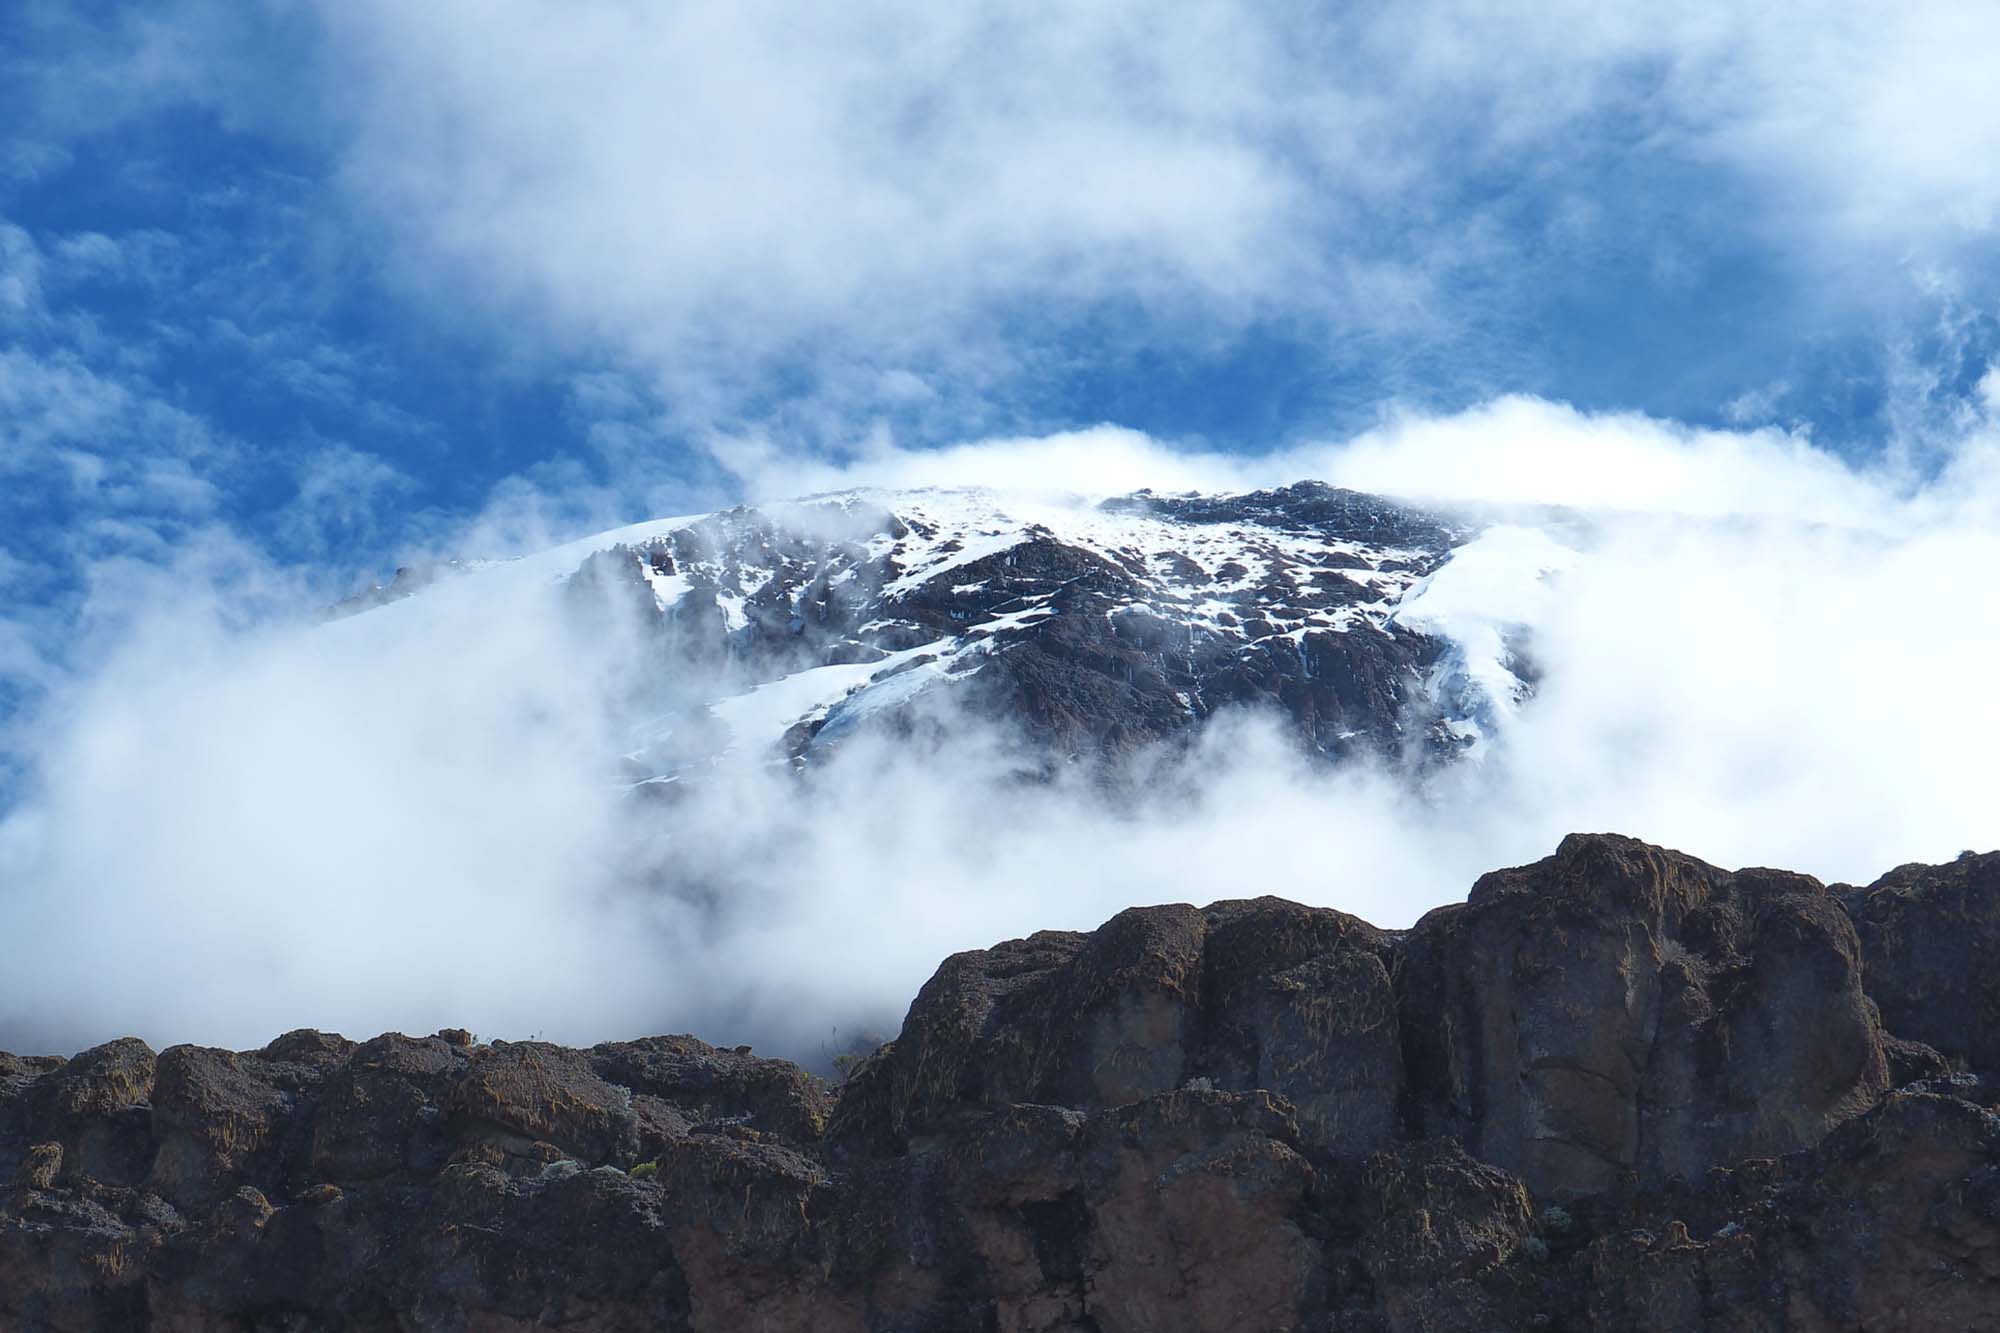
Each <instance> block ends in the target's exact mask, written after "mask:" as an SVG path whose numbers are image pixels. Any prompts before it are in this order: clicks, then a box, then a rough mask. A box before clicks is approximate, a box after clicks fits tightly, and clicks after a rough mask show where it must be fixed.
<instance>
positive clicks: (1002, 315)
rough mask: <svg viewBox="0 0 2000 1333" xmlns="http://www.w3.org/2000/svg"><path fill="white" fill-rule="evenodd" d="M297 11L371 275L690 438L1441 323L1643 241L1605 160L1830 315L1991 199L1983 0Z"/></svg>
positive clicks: (1973, 260) (1660, 241) (1427, 331)
mask: <svg viewBox="0 0 2000 1333" xmlns="http://www.w3.org/2000/svg"><path fill="white" fill-rule="evenodd" d="M321 15H322V18H323V21H324V23H325V25H326V29H327V38H328V40H327V42H326V43H325V52H326V61H327V68H326V80H327V82H326V88H327V95H328V99H329V103H328V104H329V106H330V107H331V108H332V109H333V111H334V117H333V120H332V121H331V123H330V125H328V126H324V127H322V128H323V129H324V130H325V131H326V133H327V134H328V136H329V138H330V139H331V142H332V144H333V147H334V151H335V152H336V154H337V158H338V161H339V162H340V164H341V179H342V181H343V183H344V185H345V188H346V190H347V192H348V195H349V197H350V199H351V200H353V201H354V202H355V203H356V204H358V206H359V207H360V208H361V209H362V211H363V213H364V214H365V215H366V216H367V217H368V218H369V219H370V220H371V221H372V223H373V225H375V226H377V227H379V228H380V229H381V230H382V231H383V233H384V234H385V235H386V236H387V237H388V238H389V239H390V240H391V241H392V242H393V243H394V246H395V249H394V253H395V254H396V255H397V256H399V258H400V265H399V268H398V273H399V276H400V277H401V278H402V279H403V280H404V281H406V282H407V283H409V284H410V285H411V286H412V287H413V288H416V289H419V290H427V291H434V292H436V293H437V294H438V295H440V296H441V297H444V298H446V299H447V301H448V303H449V306H450V307H451V308H454V309H459V310H462V311H465V312H468V314H471V315H475V316H477V317H490V316H492V315H494V314H496V313H497V314H499V315H500V316H501V317H502V318H503V319H504V321H505V328H506V329H507V333H506V335H505V336H506V337H507V338H509V339H510V340H524V341H528V342H532V341H534V340H535V339H537V338H539V337H543V336H547V335H550V334H553V335H554V336H555V337H556V338H557V339H558V340H560V341H561V342H562V343H563V344H564V345H566V346H568V347H571V348H577V347H582V348H585V349H588V350H590V351H592V352H595V353H599V354H604V355H607V356H609V357H611V358H612V359H613V360H615V361H618V362H619V363H621V364H624V365H626V366H629V367H632V368H635V369H638V370H640V371H642V372H643V373H645V374H647V375H649V376H652V377H654V379H655V380H656V382H657V383H658V384H659V386H660V387H661V389H662V391H663V393H664V394H665V396H666V399H667V402H668V404H669V406H670V407H671V410H672V412H673V413H674V415H675V417H676V419H677V420H679V421H681V422H683V423H685V422H690V421H691V422H697V423H699V422H705V421H710V420H718V421H724V422H727V421H730V420H734V419H737V418H740V417H742V416H743V414H744V413H745V412H746V411H748V412H750V414H751V415H752V416H753V417H754V415H755V414H756V412H757V411H762V410H766V409H767V408H768V401H767V400H768V390H769V388H770V384H771V382H772V380H773V379H774V378H776V379H779V380H780V381H784V382H789V383H794V384H795V383H796V381H797V376H798V372H799V371H800V369H801V368H802V367H803V368H806V369H807V370H809V371H810V372H811V373H812V374H813V375H814V376H816V377H817V379H818V380H819V383H818V384H816V385H814V386H813V388H814V391H815V392H818V393H820V394H822V395H825V396H827V398H828V400H829V402H830V403H836V404H839V405H840V407H839V415H840V417H841V420H842V422H843V424H845V425H848V426H850V427H851V425H852V422H853V420H854V419H855V415H856V413H859V414H860V415H861V416H862V418H863V419H865V417H866V414H867V413H868V412H869V411H872V410H895V409H896V408H897V407H898V406H899V404H900V405H903V406H907V399H906V398H904V397H903V396H902V395H903V391H904V390H906V389H907V388H908V386H909V385H910V383H911V377H913V376H914V377H916V378H918V379H919V380H923V381H927V382H928V383H929V385H930V386H931V387H932V388H933V389H937V388H940V387H944V388H946V389H947V391H948V392H949V393H950V394H951V395H952V396H953V398H955V399H958V400H976V399H977V398H978V396H979V394H980V392H981V391H982V387H983V386H985V385H986V384H987V383H988V382H991V381H994V380H995V379H996V377H1000V378H1004V377H1006V376H1009V375H1016V374H1034V373H1037V370H1038V367H1037V366H1036V362H1035V357H1034V349H1033V346H1032V344H1033V342H1034V339H1035V338H1037V337H1040V336H1046V335H1048V334H1049V333H1050V332H1051V330H1052V328H1059V327H1060V326H1061V323H1062V321H1063V320H1064V319H1066V318H1069V317H1073V316H1076V315H1078V314H1080V313H1082V312H1085V311H1089V310H1092V309H1095V308H1098V306H1099V304H1100V303H1110V304H1111V305H1113V306H1115V307H1117V308H1120V309H1129V310H1131V311H1133V312H1135V314H1134V316H1133V317H1134V318H1135V319H1137V320H1138V321H1139V322H1140V323H1141V324H1142V325H1143V327H1144V329H1145V337H1146V338H1148V339H1149V340H1151V341H1152V342H1154V343H1155V344H1160V343H1173V342H1175V341H1176V340H1182V341H1186V342H1188V343H1189V345H1194V344H1196V343H1199V342H1200V341H1201V340H1202V339H1205V338H1206V339H1214V338H1217V337H1227V336H1229V334H1230V333H1231V332H1232V331H1233V330H1240V329H1241V328H1243V327H1244V326H1245V325H1246V324H1247V323H1248V322H1249V321H1252V320H1259V319H1262V320H1277V321H1281V322H1289V323H1292V324H1295V325H1298V326H1299V327H1303V328H1306V329H1308V330H1310V331H1312V336H1315V337H1319V338H1323V339H1325V340H1327V341H1328V342H1329V343H1330V344H1332V345H1335V346H1337V345H1338V344H1339V342H1340V340H1341V338H1343V337H1351V336H1355V335H1365V336H1371V337H1387V338H1392V339H1402V340H1407V341H1422V342H1425V343H1430V344H1436V345H1442V346H1453V345H1458V344H1461V343H1463V342H1464V341H1465V340H1466V338H1467V336H1468V335H1467V330H1468V326H1476V325H1477V324H1478V322H1479V321H1480V320H1481V319H1482V318H1485V317H1486V316H1485V307H1484V306H1483V305H1482V304H1481V303H1482V302H1493V301H1498V302H1499V303H1500V304H1501V305H1504V304H1505V302H1504V299H1502V298H1499V297H1496V296H1495V295H1494V294H1495V293H1497V292H1504V291H1508V290H1511V289H1514V288H1517V287H1518V288H1519V289H1520V290H1521V291H1523V292H1527V291H1531V290H1532V289H1533V288H1534V287H1535V286H1536V285H1537V284H1540V283H1543V282H1545V281H1546V280H1547V278H1548V275H1549V272H1550V270H1549V267H1548V266H1549V265H1551V264H1558V263H1568V262H1571V254H1572V252H1576V251H1580V252H1582V253H1585V254H1588V253H1590V251H1591V248H1592V247H1594V246H1601V245H1604V244H1608V243H1611V238H1608V237H1605V236H1602V235H1600V234H1599V232H1600V231H1601V229H1602V228H1603V227H1604V226H1607V225H1618V226H1630V225H1632V219H1631V217H1628V216H1624V215H1619V216H1617V217H1614V218H1611V219H1609V220H1608V221H1607V218H1606V216H1605V213H1604V209H1603V208H1602V207H1601V205H1602V203H1603V202H1604V201H1601V200H1597V199H1594V198H1593V197H1592V196H1591V193H1590V192H1591V191H1592V190H1593V189H1595V188H1597V183H1598V182H1601V180H1602V179H1603V175H1604V171H1603V169H1604V168H1606V164H1607V163H1615V162H1618V161H1622V160H1626V159H1633V160H1641V161H1645V162H1649V163H1657V164H1658V165H1659V166H1660V167H1661V168H1662V169H1663V170H1667V171H1680V172H1682V173H1684V174H1685V175H1686V178H1687V180H1688V181H1689V182H1690V184H1689V186H1688V187H1687V188H1688V190H1689V191H1691V192H1692V193H1693V194H1694V195H1695V196H1697V198H1698V197H1699V196H1702V195H1706V194H1709V193H1714V194H1716V195H1717V196H1719V197H1723V198H1726V199H1727V200H1728V201H1729V203H1728V204H1727V205H1726V207H1727V208H1728V209H1729V215H1728V217H1727V218H1726V219H1721V218H1718V219H1714V221H1715V222H1717V223H1718V224H1719V225H1723V226H1725V227H1727V228H1731V229H1735V230H1738V231H1741V232H1743V233H1744V234H1745V235H1746V236H1748V237H1753V238H1760V239H1761V243H1763V244H1765V245H1767V246H1769V247H1770V248H1771V252H1772V254H1773V255H1774V256H1775V257H1776V258H1777V261H1778V262H1779V263H1780V264H1781V265H1785V266H1793V267H1797V266H1803V268H1804V269H1805V270H1807V271H1810V272H1811V274H1812V279H1811V281H1810V282H1809V283H1808V284H1806V285H1805V287H1804V288H1803V289H1802V290H1806V291H1809V292H1810V293H1811V295H1810V297H1809V300H1810V302H1812V303H1820V304H1823V303H1825V302H1835V303H1839V302H1850V303H1851V302H1854V301H1861V302H1863V303H1864V304H1871V303H1872V304H1875V305H1879V303H1880V302H1882V301H1883V300H1887V299H1891V298H1892V297H1893V299H1894V300H1898V301H1900V300H1904V299H1906V298H1907V297H1908V295H1909V291H1910V281H1911V275H1912V272H1913V271H1921V272H1922V273H1927V274H1932V275H1935V274H1937V273H1942V272H1948V271H1950V270H1952V269H1954V268H1960V267H1963V266H1965V265H1968V264H1978V263H1983V262H1984V260H1982V259H1980V258H1979V252H1976V251H1973V250H1970V249H1968V248H1967V243H1968V242H1980V241H1982V240H1983V239H1984V238H1987V237H1989V236H1990V234H1991V231H1992V224H1993V219H1994V208H1995V203H1996V201H2000V168H1994V167H1992V166H1991V165H1989V164H1991V163H1994V162H2000V153H1996V152H1995V151H1993V150H1994V148H1995V147H1996V144H2000V110H1996V105H1995V103H1994V101H1993V99H1992V98H1990V97H1989V96H1988V95H1987V91H1986V76H1985V71H1984V67H1983V53H1984V52H1985V51H1987V50H1989V49H1991V47H1992V46H1993V45H1994V39H1995V38H1996V37H2000V31H1996V30H1997V29H2000V15H1996V13H1995V11H1993V10H1992V9H1991V7H1990V6H1985V5H1979V4H1939V5H1927V6H1917V7H1905V8H1903V9H1900V10H1897V11H1895V12H1894V13H1888V12H1885V11H1882V10H1881V9H1880V8H1879V7H1875V6H1863V5H1859V4H1858V3H1857V4H1839V5H1835V6H1833V7H1831V8H1830V9H1829V8H1828V7H1825V6H1821V7H1817V8H1815V9H1813V10H1812V11H1810V12H1808V11H1803V10H1802V11H1797V12H1793V11H1786V10H1774V9H1768V8H1764V9H1755V10H1736V11H1731V10H1728V9H1724V8H1719V7H1716V6H1713V5H1708V4H1694V3H1681V4H1668V5H1665V6H1653V7H1650V8H1648V9H1647V10H1646V11H1645V12H1644V14H1643V15H1642V14H1640V13H1638V12H1636V11H1633V12H1626V11H1620V10H1617V9H1615V8H1607V7H1605V6H1601V5H1591V4H1582V3H1564V4H1557V5H1553V6H1549V5H1544V6H1538V7H1535V8H1534V9H1532V10H1520V9H1518V8H1513V9H1509V8H1506V7H1502V8H1499V9H1496V8H1494V7H1492V6H1488V5H1481V4H1474V3H1462V4H1461V3H1446V4H1433V5H1424V6H1391V7H1386V8H1384V7H1370V8H1364V9H1362V10H1356V11H1352V12H1349V13H1346V14H1341V15H1334V16H1308V15H1303V14H1300V13H1298V12H1295V11H1290V10H1272V9H1268V8H1263V7H1254V6H1242V5H1234V4H1222V3H1214V4H1208V3H1203V4H1195V5H1181V6H1176V7H1174V8H1173V9H1171V10H1168V11H1162V10H1160V9H1159V8H1158V7H1156V6H1142V5H1137V4H1131V3H1123V2H1121V0H1114V2H1110V3H1098V4H1091V5H1081V6H1078V5H1061V6H1055V5H1051V6H1035V7H1030V8H1028V9H1012V10H1008V11H1005V12H1004V13H1002V12H997V11H968V10H964V9H960V8H954V7H939V6H911V5H900V4H892V3H879V2H867V3H857V4H850V5H842V6H838V7H835V8H831V9H821V10H815V11H813V12H811V13H809V14H801V13H800V12H799V11H798V10H797V9H796V8H795V7H790V6H782V5H771V4H762V3H751V4H742V5H733V6H730V7H728V8H727V9H726V10H721V11H715V10H703V11H699V12H697V11H684V10H666V9H658V8H648V7H632V6H625V5H617V4H611V3H593V4H581V5H568V6H564V7H562V8H561V9H560V10H553V9H549V8H547V7H545V6H541V5H538V4H534V3H530V2H529V0H508V2H507V3H501V4H493V5H479V6H476V7H474V6H469V5H464V4H451V3H441V4H434V5H419V6H412V5H404V4H394V3H387V2H386V0H362V2H360V3H351V4H350V3H343V4H338V5H325V6H322V8H321ZM1483 179H1492V180H1494V181H1496V182H1506V183H1509V184H1508V188H1507V189H1505V190H1502V191H1498V192H1482V191H1479V190H1476V189H1473V190H1470V191H1469V190H1468V182H1473V181H1479V180H1483ZM1663 188H1665V187H1663ZM1524 195H1525V196H1533V197H1534V198H1537V199H1541V200H1543V201H1544V202H1545V203H1546V205H1547V211H1548V213H1549V215H1550V216H1551V217H1552V218H1553V219H1554V222H1552V223H1551V224H1550V225H1551V226H1552V227H1553V228H1554V230H1552V231H1551V233H1550V236H1549V237H1548V238H1539V237H1537V236H1532V235H1526V234H1522V233H1521V232H1520V231H1519V227H1520V226H1521V225H1523V224H1521V223H1520V222H1519V220H1518V219H1515V220H1513V221H1509V220H1508V218H1509V214H1508V212H1507V210H1508V209H1510V208H1514V207H1516V206H1517V205H1518V204H1519V202H1520V199H1521V197H1523V196H1524ZM1625 202H1627V203H1629V202H1631V201H1630V200H1626V201H1625ZM1682 205H1686V206H1688V207H1694V206H1695V201H1694V200H1686V199H1683V200H1672V201H1661V205H1660V206H1661V207H1680V206H1682ZM1704 216H1705V215H1704ZM1545 239H1546V242H1547V243H1546V244H1545V243H1544V241H1545ZM1630 240H1631V238H1625V242H1629V241H1630ZM1640 240H1641V242H1643V243H1645V244H1652V245H1654V246H1655V248H1656V250H1657V251H1658V253H1657V255H1656V262H1657V263H1664V264H1669V265H1671V264H1673V263H1676V262H1679V261H1677V260H1676V259H1675V258H1674V255H1673V253H1672V251H1673V250H1674V246H1675V244H1676V242H1675V241H1674V238H1673V237H1671V236H1669V235H1666V234H1661V235H1658V236H1656V237H1652V238H1650V239H1647V238H1643V237H1642V238H1640ZM1621 243H1624V242H1621ZM1092 336H1112V337H1117V336H1121V335H1119V334H1117V333H1116V332H1113V333H1111V334H1109V335H1105V334H1103V333H1102V331H1101V330H1095V329H1094V330H1093V333H1092ZM1485 352H1486V353H1494V352H1496V349H1494V348H1487V349H1485ZM787 411H788V412H789V411H796V404H794V405H793V406H792V407H791V408H788V409H787Z"/></svg>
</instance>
